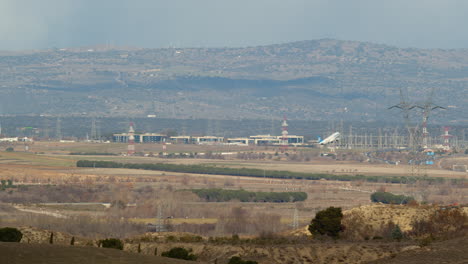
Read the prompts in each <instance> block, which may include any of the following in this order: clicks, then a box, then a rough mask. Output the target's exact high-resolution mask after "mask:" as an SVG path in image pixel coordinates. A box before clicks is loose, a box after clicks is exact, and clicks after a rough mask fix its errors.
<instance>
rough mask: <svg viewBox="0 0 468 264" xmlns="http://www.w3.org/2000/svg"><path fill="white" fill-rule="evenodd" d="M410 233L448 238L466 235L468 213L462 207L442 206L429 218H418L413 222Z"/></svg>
mask: <svg viewBox="0 0 468 264" xmlns="http://www.w3.org/2000/svg"><path fill="white" fill-rule="evenodd" d="M411 226H412V230H411V231H410V233H409V234H410V235H412V236H415V237H425V236H428V235H429V236H431V237H433V238H448V237H453V236H463V235H466V231H467V230H468V228H467V227H468V215H467V214H466V213H465V212H464V211H463V209H461V208H442V209H439V210H437V211H436V212H434V214H432V215H431V216H430V217H429V218H428V219H422V220H416V221H413V222H412V223H411Z"/></svg>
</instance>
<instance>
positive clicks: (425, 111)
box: [415, 88, 446, 148]
mask: <svg viewBox="0 0 468 264" xmlns="http://www.w3.org/2000/svg"><path fill="white" fill-rule="evenodd" d="M433 94H434V88H433V89H432V90H431V93H430V94H429V97H428V98H427V100H426V102H424V104H422V105H416V106H415V107H416V108H419V109H421V110H422V147H424V148H427V147H428V136H429V132H428V130H427V121H428V120H429V115H430V113H431V111H433V110H435V109H438V108H439V109H446V108H445V107H442V106H439V105H435V104H434V103H432V96H433Z"/></svg>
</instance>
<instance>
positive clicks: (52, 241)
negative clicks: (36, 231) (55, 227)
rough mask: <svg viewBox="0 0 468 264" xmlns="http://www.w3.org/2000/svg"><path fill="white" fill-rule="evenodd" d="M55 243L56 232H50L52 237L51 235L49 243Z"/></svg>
mask: <svg viewBox="0 0 468 264" xmlns="http://www.w3.org/2000/svg"><path fill="white" fill-rule="evenodd" d="M53 243H54V233H53V232H52V233H50V237H49V244H53Z"/></svg>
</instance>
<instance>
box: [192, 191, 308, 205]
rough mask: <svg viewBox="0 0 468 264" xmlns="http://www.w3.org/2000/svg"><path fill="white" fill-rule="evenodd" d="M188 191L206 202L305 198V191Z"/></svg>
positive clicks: (278, 200) (299, 199)
mask: <svg viewBox="0 0 468 264" xmlns="http://www.w3.org/2000/svg"><path fill="white" fill-rule="evenodd" d="M190 191H191V192H193V193H195V194H196V195H198V197H200V198H202V199H205V200H206V201H208V202H227V201H231V200H239V201H241V202H270V203H287V202H300V201H305V200H306V199H307V193H305V192H249V191H246V190H223V189H192V190H190Z"/></svg>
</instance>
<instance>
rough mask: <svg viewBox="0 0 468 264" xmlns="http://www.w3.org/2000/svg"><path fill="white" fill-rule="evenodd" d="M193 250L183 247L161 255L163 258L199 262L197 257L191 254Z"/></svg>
mask: <svg viewBox="0 0 468 264" xmlns="http://www.w3.org/2000/svg"><path fill="white" fill-rule="evenodd" d="M190 252H191V250H187V249H185V248H181V247H175V248H171V249H170V250H169V251H165V252H163V253H161V256H163V257H167V258H175V259H184V260H197V256H195V255H194V254H190Z"/></svg>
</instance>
